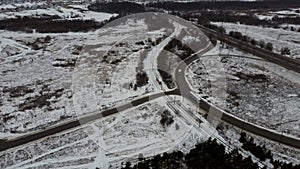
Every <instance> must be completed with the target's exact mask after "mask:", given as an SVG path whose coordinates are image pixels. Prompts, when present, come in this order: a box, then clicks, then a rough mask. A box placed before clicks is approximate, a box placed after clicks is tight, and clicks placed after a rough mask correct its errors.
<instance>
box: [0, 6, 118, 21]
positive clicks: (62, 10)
mask: <svg viewBox="0 0 300 169" xmlns="http://www.w3.org/2000/svg"><path fill="white" fill-rule="evenodd" d="M82 8H83V9H82ZM25 16H30V17H42V16H58V17H60V18H62V19H81V20H91V19H92V20H95V21H97V22H102V21H104V20H108V19H109V18H111V17H112V16H115V15H114V14H108V13H103V12H93V11H89V10H86V9H85V8H84V7H83V6H72V5H71V6H70V7H60V6H56V7H51V8H45V9H28V10H21V11H18V12H3V13H0V19H8V18H18V17H25Z"/></svg>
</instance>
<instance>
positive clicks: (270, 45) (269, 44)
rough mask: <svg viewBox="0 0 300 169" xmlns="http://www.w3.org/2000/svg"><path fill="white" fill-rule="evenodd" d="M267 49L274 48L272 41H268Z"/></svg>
mask: <svg viewBox="0 0 300 169" xmlns="http://www.w3.org/2000/svg"><path fill="white" fill-rule="evenodd" d="M266 49H267V50H269V51H272V50H273V44H272V43H270V42H268V43H267V44H266Z"/></svg>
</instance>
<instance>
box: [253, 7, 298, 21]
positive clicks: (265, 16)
mask: <svg viewBox="0 0 300 169" xmlns="http://www.w3.org/2000/svg"><path fill="white" fill-rule="evenodd" d="M299 10H300V9H297V8H292V9H286V10H280V11H264V12H258V13H256V14H255V15H256V16H257V17H258V18H259V19H261V20H271V19H272V18H273V17H275V16H276V17H279V18H285V17H299V16H300V12H299Z"/></svg>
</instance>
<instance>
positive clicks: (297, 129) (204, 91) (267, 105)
mask: <svg viewBox="0 0 300 169" xmlns="http://www.w3.org/2000/svg"><path fill="white" fill-rule="evenodd" d="M218 54H225V55H228V54H229V55H232V54H234V55H241V56H247V57H252V58H255V57H254V56H251V55H249V54H244V53H242V52H239V51H237V50H235V49H230V50H228V49H222V48H220V46H219V45H217V47H215V49H213V50H212V51H211V52H209V53H207V55H209V56H210V57H206V61H205V59H204V58H203V59H202V60H197V61H195V62H194V63H192V64H191V65H190V66H189V67H188V69H187V78H188V79H189V81H190V84H191V85H192V87H193V88H194V89H195V90H198V92H199V94H200V95H201V96H202V97H205V98H207V99H208V100H210V101H211V102H213V103H214V104H219V103H220V102H221V101H224V100H220V99H219V98H215V97H211V93H212V89H213V90H216V89H218V87H216V88H213V87H214V86H213V84H214V83H213V82H214V79H218V78H220V77H218V76H220V75H219V74H218V75H215V74H213V73H210V72H211V70H210V69H208V67H204V66H203V65H204V64H203V63H205V62H208V61H209V60H214V58H215V59H216V58H218V57H217V55H218ZM221 60H222V63H221V64H222V66H223V67H224V70H225V79H226V88H227V94H226V100H225V101H226V104H227V108H226V110H227V111H228V112H230V113H232V114H234V115H236V116H238V117H240V118H242V119H245V120H247V121H249V122H253V123H256V124H259V125H261V126H264V127H267V128H271V129H274V130H277V131H279V132H284V133H287V134H292V135H295V136H297V137H300V135H299V133H300V116H299V113H298V112H299V111H300V107H299V105H300V104H299V103H300V97H299V96H300V93H299V89H300V81H299V79H300V78H299V77H300V75H299V74H297V73H295V72H290V71H287V70H285V69H284V68H281V67H279V66H277V65H274V64H271V63H267V62H265V61H260V60H256V59H249V58H240V57H232V56H226V57H221ZM212 68H213V67H212ZM216 77H217V78H216Z"/></svg>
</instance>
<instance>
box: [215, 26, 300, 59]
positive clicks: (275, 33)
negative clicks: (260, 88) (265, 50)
mask: <svg viewBox="0 0 300 169" xmlns="http://www.w3.org/2000/svg"><path fill="white" fill-rule="evenodd" d="M213 24H215V25H218V26H222V23H221V22H213ZM223 27H224V28H225V29H226V32H227V33H229V32H230V31H239V32H241V33H242V34H243V35H248V36H250V37H251V38H254V39H255V40H257V41H260V40H263V41H265V42H266V43H267V42H271V43H273V47H274V51H275V52H277V53H280V50H281V49H282V48H283V47H288V48H289V49H290V50H291V55H288V56H289V57H291V58H295V59H300V41H299V39H300V33H299V32H296V31H288V30H283V29H274V28H262V27H259V26H250V25H243V24H235V23H223Z"/></svg>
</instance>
